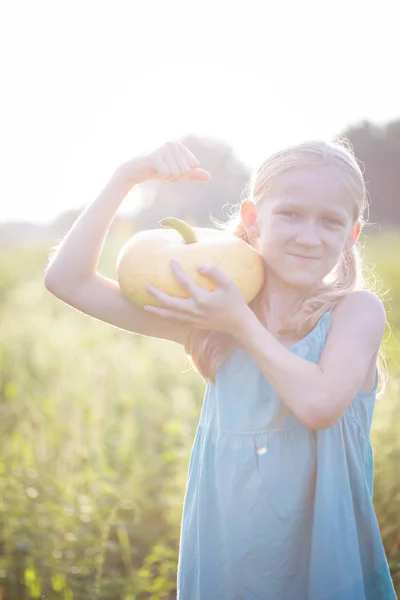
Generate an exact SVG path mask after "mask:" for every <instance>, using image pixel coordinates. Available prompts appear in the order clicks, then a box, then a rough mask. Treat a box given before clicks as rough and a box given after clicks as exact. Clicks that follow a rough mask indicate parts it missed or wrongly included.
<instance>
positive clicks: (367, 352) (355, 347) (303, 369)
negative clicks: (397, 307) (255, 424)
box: [241, 290, 386, 429]
mask: <svg viewBox="0 0 400 600" xmlns="http://www.w3.org/2000/svg"><path fill="white" fill-rule="evenodd" d="M335 312H336V314H335V317H334V319H332V326H331V328H330V331H329V334H328V337H327V341H326V345H325V347H324V350H323V352H322V356H321V360H320V362H319V364H318V365H316V364H314V363H312V362H309V361H307V360H305V359H303V358H301V357H300V356H296V355H295V354H293V353H291V352H290V350H288V349H287V348H285V347H284V346H282V345H281V344H280V343H279V342H278V341H277V340H276V339H275V338H274V337H273V336H272V335H271V334H270V333H269V332H268V331H267V330H266V329H265V328H264V327H263V326H262V324H261V323H260V321H258V319H257V318H256V317H255V316H254V313H251V315H250V313H249V319H248V322H247V325H246V326H244V327H243V332H242V334H241V338H242V342H243V344H244V346H245V347H246V348H247V349H248V351H249V352H250V354H251V355H252V356H253V357H254V359H255V360H256V362H257V363H258V364H259V365H260V367H261V370H262V372H263V373H264V374H265V376H266V377H267V378H268V380H269V381H270V383H271V385H272V386H273V387H274V389H275V390H276V392H277V393H278V394H279V395H280V397H281V398H282V400H283V402H285V404H286V405H287V406H288V408H290V410H292V411H293V412H294V414H295V415H296V416H297V417H298V419H299V420H300V421H302V422H303V423H304V424H305V425H306V426H307V427H309V428H310V429H326V428H328V427H330V426H331V425H333V424H334V423H335V422H336V421H337V419H339V417H340V416H341V415H342V414H343V413H344V411H345V410H346V409H347V408H348V406H349V405H350V403H351V401H352V400H353V398H354V397H355V396H356V394H357V393H358V392H359V391H360V390H361V389H362V387H363V383H364V381H365V379H366V376H367V373H368V371H369V368H370V366H371V362H372V361H373V360H374V358H376V355H377V353H378V350H379V346H380V344H381V341H382V337H383V333H384V329H385V322H386V316H385V310H384V307H383V305H382V302H381V301H380V300H379V298H377V297H376V296H375V295H374V294H372V293H371V292H367V291H365V290H358V291H355V292H352V293H350V294H348V296H346V297H345V298H344V299H343V300H342V302H341V303H340V305H338V307H337V308H335Z"/></svg>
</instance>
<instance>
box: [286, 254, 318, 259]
mask: <svg viewBox="0 0 400 600" xmlns="http://www.w3.org/2000/svg"><path fill="white" fill-rule="evenodd" d="M290 256H294V257H295V258H300V259H302V260H319V258H318V257H317V256H303V255H302V254H290Z"/></svg>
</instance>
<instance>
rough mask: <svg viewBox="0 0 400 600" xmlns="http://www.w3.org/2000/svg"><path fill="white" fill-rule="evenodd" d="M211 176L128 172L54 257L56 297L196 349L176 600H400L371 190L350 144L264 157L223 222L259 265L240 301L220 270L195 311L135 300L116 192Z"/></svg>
mask: <svg viewBox="0 0 400 600" xmlns="http://www.w3.org/2000/svg"><path fill="white" fill-rule="evenodd" d="M185 178H186V179H192V180H194V181H198V182H207V181H208V180H209V178H210V175H209V173H207V172H206V171H204V170H202V169H201V168H199V163H198V161H197V159H196V158H195V157H194V156H193V154H192V153H191V152H190V151H189V150H188V149H187V148H186V147H184V146H183V145H182V144H181V143H179V142H176V143H168V144H166V145H165V146H163V147H161V148H159V149H158V150H156V151H155V152H153V153H150V154H149V155H143V156H139V157H137V158H135V159H133V160H131V161H128V162H126V163H123V164H122V165H121V166H120V167H118V168H117V169H116V171H115V173H114V175H113V176H112V178H111V180H110V182H109V183H108V185H107V186H106V187H105V189H104V190H103V191H102V192H101V194H100V196H99V197H98V198H97V199H96V200H95V201H94V202H93V203H92V204H91V205H90V206H88V207H87V208H86V209H85V210H84V211H83V213H82V214H81V215H80V217H79V218H78V219H77V221H76V222H75V224H74V225H73V227H72V228H71V230H70V231H69V232H68V234H67V235H66V236H65V238H64V240H63V241H62V243H61V244H60V245H59V247H58V249H57V251H56V253H55V254H54V255H53V257H52V258H51V260H50V263H49V265H48V268H47V270H46V274H45V285H46V287H47V289H49V290H50V291H51V292H52V293H53V294H55V295H56V296H57V297H59V298H60V299H61V300H63V301H64V302H66V303H67V304H69V305H71V306H74V307H75V308H77V309H78V310H80V311H82V312H84V313H87V314H89V315H91V316H93V317H95V318H96V319H101V320H103V321H106V322H107V323H110V324H112V325H114V326H116V327H119V328H122V329H126V330H129V331H132V332H135V333H137V334H142V335H148V336H152V337H159V338H165V339H169V340H172V341H175V342H178V343H181V344H183V345H184V346H185V348H186V350H187V352H188V354H189V355H190V356H191V358H192V361H193V363H194V364H195V365H196V367H197V369H198V371H199V372H200V373H201V374H202V375H203V377H204V378H205V380H206V381H207V388H206V394H205V398H204V403H203V407H202V412H201V417H200V423H199V427H198V429H197V432H196V436H195V440H194V444H193V448H192V453H191V457H190V464H189V471H188V483H187V490H186V494H185V503H184V510H183V518H182V528H181V540H180V557H179V566H178V598H179V599H180V600H328V599H330V600H392V599H395V598H396V595H395V592H394V588H393V585H392V581H391V577H390V573H389V569H388V564H387V561H386V557H385V552H384V548H383V544H382V539H381V535H380V531H379V527H378V523H377V519H376V516H375V512H374V507H373V502H372V488H373V457H372V449H371V444H370V439H369V435H370V429H371V420H372V415H373V410H374V405H375V399H376V392H377V383H378V368H377V367H378V366H379V365H378V353H379V349H380V344H381V340H382V336H383V332H384V328H385V320H386V318H385V312H384V308H383V306H382V303H381V301H380V300H379V299H378V298H377V297H376V296H375V295H374V294H373V293H371V292H369V291H367V290H363V289H360V288H361V284H360V281H359V276H360V270H359V269H360V267H359V261H358V255H357V251H356V242H357V239H358V236H359V234H360V229H361V227H362V225H363V217H362V215H363V211H364V208H365V206H366V189H365V184H364V181H363V176H362V173H361V171H360V168H359V166H358V164H357V162H356V160H355V158H354V156H353V154H352V152H351V150H350V149H349V148H348V147H346V146H345V145H343V144H341V143H326V142H322V141H315V142H309V143H303V144H299V145H295V146H291V147H288V148H285V149H283V150H282V151H280V152H278V153H276V154H274V155H273V156H271V157H269V158H268V159H267V160H266V161H265V162H264V164H262V165H261V166H260V168H259V169H258V170H257V171H256V172H255V173H254V175H253V177H252V180H251V186H250V193H249V197H248V198H247V199H246V200H244V201H243V202H241V204H240V209H239V212H238V214H237V215H234V216H233V218H232V219H231V220H230V221H229V222H228V223H227V225H226V227H227V228H232V230H233V232H234V234H235V235H238V236H240V237H242V238H243V239H244V240H246V241H247V242H248V243H249V244H253V245H254V247H255V248H256V249H257V250H258V251H259V252H260V253H262V256H263V259H264V264H265V284H264V286H263V289H262V291H261V292H260V294H259V295H258V297H257V298H256V299H255V300H254V301H253V302H252V303H251V304H250V305H247V304H246V303H245V301H244V299H243V296H242V294H241V292H240V290H239V289H238V288H237V287H236V286H235V284H234V283H233V282H232V281H231V280H230V279H229V278H228V277H227V276H226V275H225V274H224V273H223V272H221V271H220V270H219V269H218V268H216V267H213V266H211V265H203V266H201V265H199V267H198V268H199V269H200V270H201V271H202V272H203V273H205V274H206V275H207V276H209V277H211V278H212V279H214V280H215V282H216V287H215V289H214V290H213V291H212V292H207V291H205V290H202V289H200V288H199V287H198V286H197V285H196V284H195V283H194V282H193V281H192V280H190V279H189V278H188V277H187V276H186V274H185V273H184V271H183V270H182V268H181V267H180V266H179V265H178V264H175V263H172V264H171V269H172V270H173V273H174V275H175V277H176V278H177V280H178V281H179V282H180V283H181V285H182V286H183V287H184V288H186V290H187V291H188V292H189V298H188V299H178V298H174V297H170V296H168V295H167V294H165V293H163V292H162V291H161V290H157V289H154V288H150V291H151V293H152V294H153V295H154V296H155V297H156V298H158V299H160V300H161V301H162V306H161V307H151V306H149V307H146V308H145V309H144V310H143V309H140V308H137V307H135V306H133V305H132V304H131V303H130V302H129V301H128V300H127V299H126V298H125V297H124V296H123V295H122V293H121V291H120V289H119V286H118V284H117V283H116V282H115V281H113V280H110V279H108V278H105V277H103V276H101V275H100V274H99V273H97V271H96V269H97V264H98V259H99V254H100V252H101V249H102V246H103V243H104V240H105V237H106V234H107V231H108V228H109V226H110V224H111V222H112V219H113V217H114V215H115V213H116V211H117V209H118V207H119V206H120V204H121V202H122V200H123V198H124V197H125V196H126V194H127V193H128V192H129V191H130V190H131V189H132V187H133V186H134V185H135V184H138V183H141V182H143V181H146V180H149V179H163V180H169V181H178V180H179V179H185Z"/></svg>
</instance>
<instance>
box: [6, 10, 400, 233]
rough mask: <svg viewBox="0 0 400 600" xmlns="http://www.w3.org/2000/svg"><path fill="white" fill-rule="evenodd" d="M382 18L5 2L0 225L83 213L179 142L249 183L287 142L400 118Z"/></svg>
mask: <svg viewBox="0 0 400 600" xmlns="http://www.w3.org/2000/svg"><path fill="white" fill-rule="evenodd" d="M395 5H396V3H395V2H393V0H380V1H379V2H372V3H366V2H365V0H337V1H336V2H334V3H332V2H329V3H328V2H321V1H320V0H303V1H302V2H298V1H296V0H292V1H291V2H289V1H287V0H275V1H269V0H241V1H238V0H202V1H201V2H200V1H192V0H140V1H139V0H129V1H127V0H108V1H104V0H67V1H64V2H62V1H59V0H35V2H31V0H12V1H9V2H6V3H3V5H2V8H1V12H0V56H1V59H0V60H1V63H0V66H1V81H2V89H3V92H2V93H1V95H0V159H1V164H2V167H3V169H2V174H1V177H0V221H2V222H4V221H10V220H31V221H34V222H37V223H47V222H51V221H52V220H53V219H55V218H56V217H57V216H58V215H60V214H61V213H62V212H64V211H66V210H71V209H77V208H81V207H84V206H86V205H88V204H89V203H90V202H92V201H93V200H94V199H95V197H96V196H97V195H98V194H99V193H100V191H101V189H102V188H103V187H104V185H105V184H106V183H107V181H108V180H109V178H110V177H111V176H112V174H113V172H114V170H115V168H116V167H117V166H118V165H119V164H120V163H121V162H123V161H125V160H128V159H129V158H132V157H134V156H137V155H138V154H140V153H142V152H147V151H151V150H152V149H154V148H156V147H157V146H159V145H161V144H162V143H164V142H166V141H167V140H169V139H175V138H180V137H182V136H184V135H186V134H194V135H198V136H200V137H201V136H206V137H210V136H211V137H214V138H215V139H220V140H221V141H223V142H227V143H229V144H230V145H231V146H232V148H233V150H234V151H235V153H236V155H237V156H238V157H239V158H240V159H241V160H242V161H243V162H244V163H245V164H246V165H247V166H248V167H249V168H250V169H251V168H253V167H255V166H257V164H258V163H259V162H261V161H262V160H264V159H265V158H266V156H267V155H268V154H269V153H270V152H272V151H274V150H276V149H277V148H279V147H281V146H283V145H285V144H289V143H293V142H297V141H300V140H302V139H310V138H315V137H320V138H324V139H329V138H330V137H332V136H334V135H337V134H338V133H341V132H343V131H344V130H345V129H346V127H348V126H349V125H354V124H357V123H359V122H361V121H363V120H370V121H372V122H375V123H377V124H385V123H387V122H389V121H391V120H394V119H397V118H400V86H399V83H398V77H397V76H396V73H398V57H399V56H400V42H399V36H398V20H397V18H396V14H395V10H396V9H395V8H394V6H395ZM137 202H140V190H135V192H134V193H133V194H129V196H128V197H127V198H126V199H125V200H124V202H123V204H122V206H121V208H120V211H121V212H122V213H124V214H129V212H130V211H131V210H133V205H134V204H135V203H137Z"/></svg>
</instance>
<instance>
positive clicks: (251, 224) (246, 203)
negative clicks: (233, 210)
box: [240, 199, 260, 238]
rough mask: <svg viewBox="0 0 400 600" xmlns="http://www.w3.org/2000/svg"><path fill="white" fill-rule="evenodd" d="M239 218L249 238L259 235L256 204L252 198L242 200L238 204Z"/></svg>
mask: <svg viewBox="0 0 400 600" xmlns="http://www.w3.org/2000/svg"><path fill="white" fill-rule="evenodd" d="M240 218H241V219H242V223H243V227H244V229H245V230H246V233H247V235H248V237H249V238H257V237H259V236H260V232H259V228H258V223H257V211H256V205H255V204H254V202H253V201H252V200H249V199H246V200H243V202H242V203H241V205H240Z"/></svg>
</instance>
